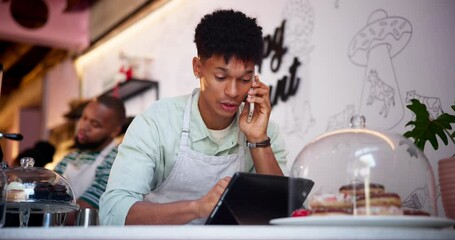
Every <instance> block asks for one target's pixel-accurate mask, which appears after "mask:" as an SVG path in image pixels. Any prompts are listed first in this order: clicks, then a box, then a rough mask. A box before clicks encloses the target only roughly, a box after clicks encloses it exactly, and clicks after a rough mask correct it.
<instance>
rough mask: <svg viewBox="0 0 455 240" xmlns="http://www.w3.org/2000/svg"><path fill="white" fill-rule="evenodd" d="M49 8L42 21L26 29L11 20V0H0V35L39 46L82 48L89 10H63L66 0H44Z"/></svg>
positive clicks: (85, 37) (84, 44) (85, 40)
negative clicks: (46, 15) (46, 17)
mask: <svg viewBox="0 0 455 240" xmlns="http://www.w3.org/2000/svg"><path fill="white" fill-rule="evenodd" d="M45 2H46V4H47V6H48V9H49V18H48V21H47V22H46V24H45V25H44V26H43V27H41V28H38V29H27V28H25V27H22V26H21V25H19V24H18V23H16V22H15V20H14V18H13V17H12V15H11V12H10V5H11V1H6V2H5V1H0V39H4V40H20V41H24V42H30V43H34V44H38V45H43V46H55V47H61V48H66V49H71V50H82V49H84V48H86V47H87V46H88V44H89V30H88V21H89V11H88V9H86V10H81V11H74V12H64V11H63V10H64V9H65V8H66V1H62V0H45Z"/></svg>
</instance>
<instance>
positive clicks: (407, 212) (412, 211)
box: [403, 208, 430, 216]
mask: <svg viewBox="0 0 455 240" xmlns="http://www.w3.org/2000/svg"><path fill="white" fill-rule="evenodd" d="M403 215H408V216H430V214H429V213H428V212H426V211H423V210H420V209H414V208H403Z"/></svg>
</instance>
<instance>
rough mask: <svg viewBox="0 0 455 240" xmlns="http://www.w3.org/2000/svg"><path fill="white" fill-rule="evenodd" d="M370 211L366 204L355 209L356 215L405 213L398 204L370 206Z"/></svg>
mask: <svg viewBox="0 0 455 240" xmlns="http://www.w3.org/2000/svg"><path fill="white" fill-rule="evenodd" d="M369 210H370V211H369V213H368V212H367V208H366V207H365V206H363V207H358V208H356V209H355V213H356V215H403V210H401V208H400V207H397V206H370V209H369Z"/></svg>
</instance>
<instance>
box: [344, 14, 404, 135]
mask: <svg viewBox="0 0 455 240" xmlns="http://www.w3.org/2000/svg"><path fill="white" fill-rule="evenodd" d="M411 36H412V25H411V23H410V22H409V21H408V20H407V19H405V18H403V17H398V16H389V15H388V14H387V12H386V11H385V10H383V9H378V10H375V11H373V12H372V13H371V14H370V16H369V18H368V21H367V24H366V25H365V26H364V27H363V28H362V29H361V30H360V31H359V32H357V34H355V36H354V38H353V39H352V41H351V42H350V44H349V47H348V57H349V59H350V61H351V62H352V63H354V64H355V65H357V66H360V67H364V68H365V75H364V80H363V87H362V92H361V96H360V104H359V113H361V114H363V115H364V116H365V117H366V120H367V123H368V125H369V126H373V127H379V126H382V128H385V129H391V128H394V127H395V126H397V125H398V124H399V123H400V122H401V120H402V119H403V117H404V104H403V100H402V97H401V94H400V89H399V85H398V79H397V76H396V75H397V74H396V71H395V68H394V65H393V58H395V57H396V56H398V55H399V54H400V53H401V52H402V51H403V50H404V49H405V48H406V46H407V44H408V43H409V41H410V40H411Z"/></svg>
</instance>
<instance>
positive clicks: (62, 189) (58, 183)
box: [4, 157, 79, 213]
mask: <svg viewBox="0 0 455 240" xmlns="http://www.w3.org/2000/svg"><path fill="white" fill-rule="evenodd" d="M20 162H21V166H20V167H15V168H9V169H5V173H6V177H7V181H6V185H5V186H4V188H5V190H6V202H7V212H12V213H14V212H18V213H22V212H24V211H25V212H27V213H28V212H31V213H65V212H71V211H75V210H78V209H79V206H78V205H77V204H76V199H75V198H74V193H73V190H72V188H71V186H70V185H69V183H68V182H67V181H66V180H65V178H63V177H62V176H61V175H59V174H57V173H56V172H54V171H51V170H48V169H45V168H41V167H34V166H33V165H34V163H35V161H34V159H33V158H30V157H25V158H22V159H21V160H20Z"/></svg>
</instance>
